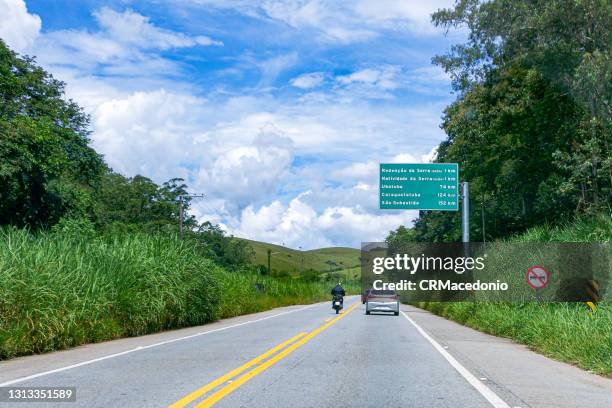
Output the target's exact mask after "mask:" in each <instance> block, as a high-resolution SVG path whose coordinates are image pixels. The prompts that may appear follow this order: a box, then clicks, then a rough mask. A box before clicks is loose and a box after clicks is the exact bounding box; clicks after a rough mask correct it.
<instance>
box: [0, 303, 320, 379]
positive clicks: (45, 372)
mask: <svg viewBox="0 0 612 408" xmlns="http://www.w3.org/2000/svg"><path fill="white" fill-rule="evenodd" d="M316 305H317V303H314V304H312V305H308V306H304V307H301V308H299V309H292V310H288V311H286V312H281V313H277V314H274V315H271V316H266V317H262V318H260V319H255V320H249V321H246V322H242V323H236V324H233V325H231V326H225V327H220V328H218V329H212V330H207V331H202V332H198V333H195V334H190V335H189V336H185V337H178V338H176V339H170V340H165V341H161V342H159V343H154V344H149V345H147V346H138V347H135V348H133V349H129V350H125V351H121V352H119V353H114V354H109V355H106V356H102V357H98V358H94V359H93V360H87V361H82V362H80V363H76V364H71V365H69V366H65V367H60V368H56V369H54V370H49V371H43V372H40V373H37V374H32V375H28V376H26V377H20V378H17V379H14V380H10V381H6V382H3V383H0V387H6V386H8V385H13V384H17V383H20V382H23V381H28V380H32V379H34V378H38V377H43V376H45V375H49V374H55V373H59V372H62V371H66V370H71V369H73V368H77V367H81V366H84V365H89V364H93V363H97V362H98V361H103V360H108V359H111V358H115V357H120V356H123V355H126V354H129V353H133V352H135V351H141V350H146V349H150V348H153V347H158V346H163V345H165V344H169V343H174V342H177V341H181V340H187V339H191V338H194V337H198V336H203V335H205V334H210V333H215V332H220V331H223V330H227V329H232V328H234V327H238V326H244V325H245V324H251V323H257V322H261V321H262V320H268V319H272V318H273V317H278V316H282V315H286V314H289V313H293V312H299V311H302V310H305V309H308V308H310V307H313V306H316ZM237 317H238V316H237Z"/></svg>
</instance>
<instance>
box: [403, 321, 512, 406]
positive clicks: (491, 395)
mask: <svg viewBox="0 0 612 408" xmlns="http://www.w3.org/2000/svg"><path fill="white" fill-rule="evenodd" d="M402 314H403V315H404V317H405V318H406V319H408V321H409V322H410V323H412V325H413V326H414V327H415V328H416V329H417V331H418V332H419V333H420V334H421V336H423V337H425V339H426V340H427V341H428V342H430V343H431V345H432V346H434V348H435V349H436V350H437V351H438V352H439V353H440V354H442V357H444V358H445V359H446V361H448V363H449V364H450V365H451V366H453V368H454V369H455V370H457V371H458V372H459V374H461V375H462V376H463V378H465V379H466V381H467V382H468V383H470V385H471V386H472V387H474V388H476V391H478V392H479V393H480V394H482V396H483V397H485V398H486V400H487V401H489V402H490V403H491V405H493V406H494V407H495V408H510V405H508V404H507V403H506V402H505V401H504V400H503V399H501V398H500V397H499V396H498V395H497V394H496V393H495V392H493V390H491V389H490V388H489V387H487V386H486V385H485V384H484V383H483V382H482V381H480V380H479V379H478V378H476V377H474V375H473V374H472V373H471V372H470V371H469V370H468V369H467V368H465V367H464V366H462V365H461V363H459V362H458V361H457V360H456V359H455V357H453V356H452V355H451V354H450V353H449V352H448V351H446V350H445V349H444V348H443V347H442V346H441V345H440V344H439V343H438V342H437V341H435V340H434V339H433V338H432V337H431V336H430V335H429V334H427V332H426V331H425V330H423V329H422V328H421V326H419V325H418V324H417V323H416V322H415V321H414V320H412V319H411V318H410V316H408V315H407V314H406V313H405V312H404V311H402Z"/></svg>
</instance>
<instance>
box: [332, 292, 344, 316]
mask: <svg viewBox="0 0 612 408" xmlns="http://www.w3.org/2000/svg"><path fill="white" fill-rule="evenodd" d="M343 300H344V299H343V298H342V295H334V300H332V308H333V309H334V310H335V311H336V314H338V313H340V310H341V309H342V308H343V307H344V305H343V303H344V301H343Z"/></svg>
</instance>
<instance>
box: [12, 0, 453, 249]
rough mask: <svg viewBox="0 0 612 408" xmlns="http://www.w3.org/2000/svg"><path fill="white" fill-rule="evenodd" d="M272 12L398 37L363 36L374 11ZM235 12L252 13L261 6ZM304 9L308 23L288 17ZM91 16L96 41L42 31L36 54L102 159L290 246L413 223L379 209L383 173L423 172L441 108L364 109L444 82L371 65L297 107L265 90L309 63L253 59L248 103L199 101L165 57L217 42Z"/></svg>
mask: <svg viewBox="0 0 612 408" xmlns="http://www.w3.org/2000/svg"><path fill="white" fill-rule="evenodd" d="M1 1H2V0H0V2H1ZM273 3H275V2H270V1H268V2H266V4H267V5H268V6H269V8H268V9H266V10H267V11H265V10H264V9H263V8H262V7H263V6H262V7H259V8H256V10H257V13H258V15H259V16H260V17H261V14H265V15H266V16H267V17H266V18H270V19H272V18H273V19H274V20H275V21H283V22H285V23H286V24H288V25H290V26H291V27H295V28H296V29H309V30H315V31H316V33H317V34H316V35H319V36H320V38H323V39H324V40H326V41H335V42H353V41H360V40H363V39H365V38H368V36H372V35H379V33H380V31H379V29H380V27H383V26H384V27H386V24H387V23H388V24H389V27H387V28H384V29H396V28H394V27H395V26H393V25H392V24H391V23H393V24H395V23H397V22H396V21H395V20H394V19H393V18H391V17H385V16H384V15H376V16H372V17H371V19H372V21H371V22H367V23H363V21H361V20H359V19H362V18H365V17H363V15H365V14H364V13H366V14H367V12H368V11H367V10H366V9H363V10H353V11H350V10H352V9H350V8H348V9H347V10H349V11H347V10H339V9H338V7H337V6H336V5H335V3H333V2H327V1H318V2H313V1H302V2H290V3H288V2H276V3H278V4H276V5H275V4H273ZM281 3H282V4H281ZM284 3H287V4H284ZM0 4H1V3H0ZM234 4H235V5H236V4H238V3H234ZM238 6H239V7H242V8H244V9H245V10H246V9H252V2H242V3H241V4H239V5H237V6H236V7H238ZM285 6H286V7H285ZM274 7H276V9H275V10H273V8H274ZM295 8H298V9H299V10H298V11H299V13H298V14H296V15H291V10H293V9H295ZM364 10H365V11H364ZM268 13H270V15H268ZM287 13H289V14H287ZM272 15H274V16H275V17H272ZM95 17H96V19H97V22H98V25H99V30H98V31H95V30H94V31H91V30H90V31H86V30H61V31H50V32H45V33H44V34H41V35H39V36H38V37H37V38H36V40H35V41H34V43H33V45H31V46H30V49H33V50H35V51H36V52H35V54H36V55H37V56H38V57H39V60H40V61H41V62H43V64H44V65H45V67H46V68H47V67H48V68H49V69H50V71H51V72H52V73H53V74H54V75H56V76H58V77H59V78H60V79H64V80H67V82H68V87H67V91H68V95H69V96H70V97H73V98H75V99H76V100H77V101H78V102H79V103H80V104H81V105H82V106H85V108H86V110H87V112H88V113H90V114H91V117H92V126H93V135H92V139H93V143H94V147H95V148H96V149H97V150H98V151H100V152H101V153H103V154H104V155H105V159H106V160H107V162H109V164H110V165H111V166H112V167H113V168H114V169H115V170H117V171H120V172H121V173H124V174H126V175H128V176H132V175H135V174H137V173H140V174H143V175H146V176H148V177H151V178H152V179H154V180H155V181H156V182H163V181H165V180H167V179H169V178H171V177H177V176H178V177H183V178H185V179H186V180H187V182H188V184H189V186H190V189H191V191H193V192H199V193H200V192H201V193H206V194H207V199H205V200H200V201H196V202H194V203H193V206H194V214H195V215H196V216H198V217H200V219H201V220H212V221H213V222H217V223H220V224H221V225H223V226H224V227H225V228H226V229H227V230H228V231H230V232H232V233H235V234H236V235H240V236H244V237H248V238H253V239H261V240H266V241H271V242H278V243H280V242H285V243H286V244H288V245H290V246H298V245H299V246H302V247H304V248H312V247H316V246H326V245H353V246H357V245H359V242H361V241H367V240H380V239H383V238H384V237H385V235H386V233H387V232H388V230H390V229H393V228H395V227H397V226H398V225H399V224H402V223H404V224H406V223H410V221H411V220H412V219H413V218H415V216H416V214H415V213H413V212H401V213H400V212H383V211H380V210H378V208H377V207H378V194H377V180H378V163H379V162H381V161H383V162H385V161H411V162H412V161H420V160H422V161H425V160H428V159H427V158H428V157H430V156H431V154H432V152H431V151H430V150H431V147H432V146H434V145H436V144H437V143H438V142H439V141H440V140H441V139H442V138H443V133H442V131H441V130H440V129H439V127H438V124H439V116H440V113H441V111H442V108H443V106H444V105H445V103H444V102H443V101H440V102H437V103H432V104H427V103H421V104H420V105H418V106H414V105H410V104H405V103H393V104H391V103H387V102H384V101H383V102H381V103H378V102H380V101H377V103H371V101H370V100H369V98H371V97H374V98H378V97H389V96H393V92H394V91H398V90H403V89H404V88H406V87H410V86H412V85H413V84H414V83H419V84H421V83H422V82H424V81H426V80H427V79H428V77H431V76H432V75H433V74H436V75H438V74H439V72H437V73H435V72H428V71H425V70H422V71H418V70H413V71H409V70H406V69H405V68H403V69H402V68H400V67H399V66H396V65H364V66H362V67H358V69H357V70H355V71H354V72H352V73H349V74H347V75H343V76H339V77H336V78H335V79H334V78H333V77H332V74H331V73H325V72H310V73H306V74H303V75H300V76H298V77H296V78H293V79H292V80H291V81H290V84H291V85H292V86H294V87H297V88H300V89H304V90H305V91H304V92H302V93H301V94H302V95H300V97H299V98H296V99H291V98H286V97H284V96H274V94H273V92H272V91H271V90H270V89H271V88H269V87H270V86H271V85H273V83H274V81H275V80H276V79H277V78H278V77H279V76H280V75H281V74H282V73H285V72H287V71H288V70H290V69H291V68H294V67H295V66H296V65H298V63H300V55H298V54H297V53H296V52H289V53H285V54H278V53H269V54H268V53H266V54H265V55H266V57H267V59H255V58H251V59H249V57H248V55H249V54H248V53H247V52H245V53H244V54H245V55H247V57H243V58H244V59H243V61H244V62H245V64H246V65H251V66H253V67H255V69H259V71H260V73H261V81H260V84H259V87H257V89H254V90H253V89H250V90H249V91H248V92H246V91H245V92H244V93H241V94H240V95H234V94H231V93H225V94H224V93H214V92H210V93H205V92H203V91H202V90H201V89H198V92H202V93H201V94H200V95H206V96H195V92H196V91H194V90H193V84H191V83H184V82H182V81H180V80H177V79H176V77H175V76H174V75H173V74H180V73H181V72H182V71H181V69H182V67H181V66H180V65H178V64H177V63H176V62H174V61H172V60H169V59H166V58H164V57H163V56H162V55H163V54H162V53H160V51H163V50H168V49H170V48H180V47H194V46H198V45H204V46H208V45H217V41H216V40H211V39H210V38H208V37H203V36H190V35H187V34H183V33H179V32H175V31H170V30H166V29H164V28H161V27H158V26H155V25H153V23H152V22H151V20H150V19H148V18H147V17H145V16H143V15H140V14H138V13H136V12H134V11H129V10H128V11H125V12H117V11H113V10H111V9H108V8H103V9H100V10H98V11H97V12H96V13H95ZM405 18H408V17H401V19H405ZM284 19H286V21H285V20H284ZM401 19H400V20H401ZM332 20H334V21H333V24H329V22H330V21H332ZM387 20H388V21H387ZM0 21H1V20H0ZM376 21H378V23H376V24H377V25H374V22H376ZM381 21H383V22H385V23H384V24H382V23H380V22H381ZM362 23H363V24H362ZM277 25H278V24H277ZM360 36H362V37H361V39H359V38H360ZM218 45H220V42H219V44H218ZM203 52H205V51H203ZM237 59H238V60H239V61H240V57H239V58H237ZM315 69H316V68H315ZM157 73H161V75H158V74H157ZM125 76H130V80H125ZM433 80H435V81H438V82H437V83H442V82H443V81H442V79H439V78H437V77H434V78H433ZM411 81H412V82H411ZM323 85H328V86H327V87H326V88H325V87H324V86H323ZM330 85H331V86H330ZM266 87H268V88H266Z"/></svg>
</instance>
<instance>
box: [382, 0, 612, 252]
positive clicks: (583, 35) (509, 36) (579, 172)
mask: <svg viewBox="0 0 612 408" xmlns="http://www.w3.org/2000/svg"><path fill="white" fill-rule="evenodd" d="M611 10H612V8H611V7H610V5H609V3H608V2H607V1H605V0H581V1H575V0H552V1H551V0H546V1H542V0H512V1H510V0H492V1H486V2H483V1H478V0H459V1H457V2H456V3H455V7H453V8H451V9H443V10H439V11H438V12H436V13H434V14H433V16H432V21H433V23H434V24H435V25H436V26H439V27H444V28H446V29H447V30H451V29H455V28H459V27H463V28H467V29H468V31H469V35H468V39H467V41H466V42H465V43H463V44H456V45H454V46H452V47H451V49H450V52H449V53H447V54H445V55H439V56H436V57H434V59H433V62H434V63H435V64H438V65H439V66H441V67H442V68H443V69H444V70H445V71H446V72H447V73H449V74H450V76H451V78H452V83H453V88H454V89H455V91H456V92H457V93H458V97H457V100H456V101H455V102H453V103H452V104H451V105H450V106H449V107H447V109H446V110H445V112H444V116H443V120H442V124H441V127H442V128H443V129H444V131H445V132H446V134H447V139H446V140H445V141H444V142H442V143H441V144H440V146H439V147H438V156H437V159H436V161H438V162H457V163H459V166H460V177H461V179H462V181H469V182H470V183H471V198H472V205H471V218H472V219H473V220H475V221H478V222H472V230H471V233H472V236H474V237H478V239H480V238H481V237H483V224H484V230H485V231H486V238H495V237H502V236H507V235H510V234H514V233H517V232H520V231H523V230H524V229H526V228H528V227H530V226H534V225H538V224H541V223H558V222H561V221H564V220H568V219H569V218H572V217H574V216H576V215H580V214H584V213H586V214H594V213H601V212H604V213H607V214H610V212H611V208H610V203H611V197H612V155H611V152H610V148H609V145H610V140H611V134H612V133H611V129H612V128H611V125H612V120H611V118H612V116H611V113H612V111H611V101H610V99H611V97H612V70H611V65H610V64H611V63H610V24H611V21H612V19H611V14H612V13H611ZM483 216H484V222H483V220H482V218H483ZM414 229H415V235H414V236H411V237H410V239H412V240H422V241H436V242H440V241H456V240H458V239H459V238H460V219H459V215H458V214H456V213H440V212H421V214H420V216H419V218H418V219H417V220H416V222H415V228H414ZM395 234H397V231H396V232H395ZM390 237H393V234H392V235H391V236H390Z"/></svg>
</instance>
